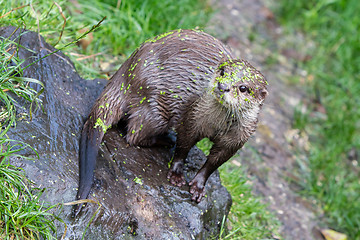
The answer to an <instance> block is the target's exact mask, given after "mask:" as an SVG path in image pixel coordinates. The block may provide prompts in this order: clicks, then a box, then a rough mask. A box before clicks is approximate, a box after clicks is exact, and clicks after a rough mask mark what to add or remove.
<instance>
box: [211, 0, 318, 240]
mask: <svg viewBox="0 0 360 240" xmlns="http://www.w3.org/2000/svg"><path fill="white" fill-rule="evenodd" d="M213 6H215V9H217V10H218V12H216V13H215V16H214V17H213V19H212V21H211V23H210V24H209V25H208V27H207V28H206V31H207V32H210V33H212V34H213V35H215V36H216V37H218V38H220V39H222V40H223V41H224V42H226V43H227V44H228V45H229V46H230V47H231V48H232V49H233V50H234V51H235V53H236V56H237V57H240V58H244V59H247V60H248V61H249V62H250V63H251V64H252V65H253V66H255V67H256V68H258V69H259V70H260V71H261V72H262V73H263V74H264V75H265V76H266V78H267V80H268V82H269V84H270V86H269V93H270V94H269V97H268V98H267V100H266V103H265V105H264V107H263V112H262V114H261V117H260V124H259V127H258V130H257V133H256V134H255V136H254V137H253V138H252V139H251V140H250V141H249V143H247V144H246V146H245V148H244V149H243V150H241V151H240V152H239V156H238V157H236V158H238V161H241V162H242V163H243V164H246V166H247V167H248V169H249V175H250V176H252V177H253V178H254V181H253V188H254V191H255V193H256V194H259V195H262V196H263V199H264V202H266V203H268V204H269V209H270V210H272V211H273V212H274V213H275V214H276V215H277V217H278V218H279V220H280V221H281V223H282V227H281V229H280V230H281V234H282V236H283V237H284V239H306V240H308V239H321V238H319V236H315V235H316V232H317V230H316V229H317V227H316V226H317V225H318V222H317V218H316V214H317V213H318V211H319V210H318V209H316V206H315V204H314V203H313V202H311V201H310V200H308V199H304V198H302V197H301V196H299V195H298V194H297V193H296V191H297V190H299V185H297V184H294V182H295V183H296V182H299V180H300V179H299V177H298V174H294V172H297V170H298V168H299V167H298V164H297V160H298V159H299V158H301V159H303V160H304V159H305V160H306V157H305V155H304V154H302V155H301V154H299V152H298V151H299V149H300V152H303V153H304V152H306V150H307V147H308V141H307V138H306V136H301V135H300V134H299V132H298V131H297V130H296V129H293V128H292V118H293V113H294V109H295V108H296V107H298V106H299V103H301V102H302V101H303V99H305V93H304V91H303V89H302V88H301V85H300V84H294V83H291V79H293V78H294V76H298V77H300V80H303V81H306V78H307V77H308V76H307V73H306V72H305V71H303V70H302V69H300V68H298V67H297V65H296V62H297V61H299V60H300V61H307V60H308V59H309V58H310V56H311V54H310V53H311V49H313V47H314V46H313V45H312V43H311V42H307V41H306V40H305V39H304V37H303V36H302V35H301V34H299V33H293V34H292V35H289V34H285V33H284V31H283V29H282V28H281V26H280V25H279V24H278V23H277V19H276V15H275V14H274V13H273V12H272V11H271V10H270V8H269V7H271V8H273V7H274V6H275V1H265V0H255V1H253V0H242V1H238V0H220V1H216V2H214V3H213ZM295 149H296V150H298V151H297V153H296V154H295ZM289 180H291V181H289ZM290 182H292V183H290ZM314 233H315V235H314Z"/></svg>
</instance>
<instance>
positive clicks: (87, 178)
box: [77, 30, 268, 211]
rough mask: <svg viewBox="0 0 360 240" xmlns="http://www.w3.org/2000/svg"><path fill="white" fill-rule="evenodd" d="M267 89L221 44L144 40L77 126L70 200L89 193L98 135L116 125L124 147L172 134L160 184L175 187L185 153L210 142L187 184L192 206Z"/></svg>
mask: <svg viewBox="0 0 360 240" xmlns="http://www.w3.org/2000/svg"><path fill="white" fill-rule="evenodd" d="M267 84H268V83H267V81H266V79H265V77H264V76H263V75H262V74H261V73H260V72H259V71H257V70H256V69H255V68H254V67H253V66H251V65H250V63H249V62H247V61H246V60H241V59H235V58H234V56H233V54H232V53H231V51H230V50H229V48H228V47H226V46H225V45H224V44H223V43H222V42H221V41H219V40H217V39H216V38H215V37H213V36H211V35H209V34H207V33H204V32H202V31H197V30H174V31H170V32H167V33H164V34H161V35H158V36H156V37H154V38H153V39H150V40H147V41H145V42H144V43H143V44H142V45H141V46H140V47H139V48H138V49H137V50H135V51H134V52H133V53H132V54H131V56H130V57H129V58H128V59H127V60H126V61H125V62H124V64H123V65H122V66H121V67H120V69H119V70H118V71H117V72H116V73H115V74H114V75H113V76H112V78H111V79H110V80H109V82H108V84H107V85H106V87H105V89H104V90H103V92H102V94H101V96H100V97H99V98H98V99H97V101H96V103H95V105H94V106H93V108H92V110H91V113H90V115H89V117H88V119H87V121H86V122H85V124H84V127H83V130H82V133H81V140H80V152H79V169H80V170H79V175H80V176H79V178H80V179H79V188H78V194H77V199H85V198H87V196H88V194H89V193H90V190H91V187H92V184H93V177H94V170H95V162H96V157H97V154H98V149H99V144H100V143H101V141H102V139H103V136H104V134H105V133H106V130H107V129H109V128H110V127H111V126H114V125H115V124H117V123H118V122H120V121H124V122H126V131H127V133H126V135H125V138H126V141H127V143H128V144H129V145H130V146H140V147H151V146H155V145H166V144H167V134H168V132H169V131H171V130H174V131H175V133H176V141H175V150H174V155H173V157H172V160H171V167H170V170H169V173H168V175H167V177H168V179H169V181H170V182H171V184H174V185H176V186H179V187H180V186H183V185H185V184H186V182H185V178H184V176H183V166H184V161H185V159H186V157H187V155H188V152H189V150H190V149H191V148H192V147H193V146H194V145H195V144H196V143H197V142H198V141H199V140H201V139H203V138H209V139H210V140H211V141H212V142H213V146H212V148H211V150H210V154H209V155H208V157H207V161H206V163H205V164H204V165H203V166H202V167H201V169H200V170H199V171H198V172H197V174H196V175H195V177H194V178H193V179H192V181H190V183H189V185H190V193H191V195H192V197H191V199H192V200H193V201H196V202H200V201H201V199H202V198H203V197H204V195H205V190H204V188H205V184H206V181H207V179H208V178H209V176H210V175H211V173H213V172H214V171H215V170H216V169H217V168H218V167H219V166H220V165H222V164H223V163H224V162H226V161H227V160H228V159H229V158H230V157H232V156H233V155H234V154H235V153H236V151H237V150H238V149H240V148H241V147H242V146H243V145H244V143H245V142H246V141H247V140H248V139H249V137H250V136H251V135H252V134H253V133H254V132H255V129H256V125H257V122H258V114H259V111H260V109H261V106H262V104H263V101H264V99H265V97H266V96H267V95H268V91H267V88H266V87H267ZM78 206H79V205H78ZM78 208H79V207H78ZM78 211H79V210H78Z"/></svg>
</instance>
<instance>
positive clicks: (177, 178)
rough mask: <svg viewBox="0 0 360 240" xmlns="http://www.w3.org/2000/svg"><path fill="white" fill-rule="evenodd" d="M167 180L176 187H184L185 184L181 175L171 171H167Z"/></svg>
mask: <svg viewBox="0 0 360 240" xmlns="http://www.w3.org/2000/svg"><path fill="white" fill-rule="evenodd" d="M167 178H168V179H169V181H170V183H171V184H173V185H176V186H178V187H181V186H184V185H185V184H186V181H185V178H184V175H183V173H176V172H174V171H172V170H170V171H169V173H168V175H167Z"/></svg>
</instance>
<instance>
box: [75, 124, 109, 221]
mask: <svg viewBox="0 0 360 240" xmlns="http://www.w3.org/2000/svg"><path fill="white" fill-rule="evenodd" d="M104 133H105V131H103V129H102V128H101V127H96V125H95V126H94V124H93V121H91V119H88V120H87V121H86V123H85V125H84V128H83V130H82V133H81V140H80V151H79V188H78V193H77V195H76V199H77V200H80V199H86V198H87V197H88V195H89V193H90V190H91V187H92V184H93V181H94V171H95V166H96V157H97V154H98V150H99V145H100V143H101V141H102V138H103V136H104ZM81 207H82V204H79V205H76V206H75V209H74V212H73V216H74V217H75V216H77V215H78V214H79V213H80V210H81Z"/></svg>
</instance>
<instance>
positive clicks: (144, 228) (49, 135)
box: [0, 27, 231, 239]
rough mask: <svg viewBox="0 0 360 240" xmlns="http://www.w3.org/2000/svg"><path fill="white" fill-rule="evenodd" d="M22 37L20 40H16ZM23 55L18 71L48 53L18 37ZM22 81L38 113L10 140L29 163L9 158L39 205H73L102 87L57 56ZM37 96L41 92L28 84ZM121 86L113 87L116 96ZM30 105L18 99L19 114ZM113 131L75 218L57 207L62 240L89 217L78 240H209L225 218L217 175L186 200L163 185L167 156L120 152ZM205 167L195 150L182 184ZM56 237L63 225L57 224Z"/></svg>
mask: <svg viewBox="0 0 360 240" xmlns="http://www.w3.org/2000/svg"><path fill="white" fill-rule="evenodd" d="M14 30H15V28H14V27H6V28H0V36H3V37H5V38H7V37H9V36H10V35H11V34H12V33H13V32H14ZM20 32H21V37H20V40H19V39H18V37H19V33H20ZM11 38H12V39H15V38H17V41H18V40H19V41H20V44H21V45H22V46H24V48H20V49H19V57H20V58H23V59H26V61H25V63H24V66H26V65H28V64H29V63H31V62H33V61H35V60H37V59H39V58H41V57H42V56H45V55H47V54H48V53H51V52H53V51H55V49H54V48H53V47H51V46H50V45H48V44H47V43H46V42H45V41H44V39H43V38H40V41H41V42H39V37H38V35H37V34H36V33H34V32H26V33H25V32H24V31H23V30H22V31H19V30H18V31H17V32H16V33H15V34H13V35H12V36H11ZM24 77H29V78H35V79H38V80H40V81H41V82H43V84H44V88H45V91H44V93H43V94H42V96H41V99H42V102H43V108H44V111H42V109H33V119H32V120H31V121H30V119H27V120H23V121H19V122H18V123H17V126H16V128H15V129H11V130H10V131H9V134H8V135H9V137H10V138H11V139H16V140H20V141H23V142H25V143H27V144H29V145H30V146H32V147H33V148H34V149H36V150H37V152H38V154H39V159H37V158H36V155H35V154H34V152H33V151H32V150H31V149H30V148H28V149H26V150H24V151H22V154H23V155H25V156H28V157H34V158H35V160H33V161H30V160H20V161H19V160H18V159H12V163H13V164H14V165H17V166H20V167H22V168H23V169H24V170H25V172H26V175H27V176H28V177H29V179H31V180H32V181H33V182H34V186H35V187H41V188H46V191H45V193H44V194H43V198H44V200H45V201H46V202H48V203H51V204H55V203H66V202H71V201H74V200H75V195H76V192H77V187H78V150H79V146H78V145H79V137H80V132H81V129H82V125H83V123H84V121H85V118H86V117H87V115H88V114H89V112H90V109H91V107H92V105H93V104H94V102H95V100H96V98H97V97H98V96H99V95H100V93H101V91H102V89H103V87H104V86H105V84H106V81H105V80H102V79H95V80H84V79H82V78H80V77H79V75H78V74H77V73H76V70H75V68H74V66H73V64H72V63H71V62H70V60H69V59H68V58H67V57H66V56H64V55H63V54H62V53H61V52H56V53H54V54H52V55H50V56H48V57H46V58H44V59H42V60H41V61H39V62H37V63H35V64H33V65H32V66H30V67H29V68H27V69H26V70H25V71H24ZM32 87H33V88H34V89H36V90H40V86H37V85H32ZM120 87H121V86H119V89H120ZM28 108H29V104H28V103H25V102H24V101H22V100H21V99H18V109H19V110H18V113H21V112H27V110H28ZM120 134H121V132H120V130H119V129H116V128H112V129H108V130H107V132H106V134H105V137H104V141H103V143H102V145H101V147H100V151H99V155H98V159H97V166H96V172H95V184H94V186H93V188H92V189H93V190H92V192H91V194H90V199H92V200H95V201H99V203H100V204H101V205H102V207H101V208H100V210H99V212H98V213H96V210H97V208H98V205H97V204H92V203H89V204H88V205H87V206H86V207H85V208H84V209H83V211H82V213H81V214H80V216H79V217H78V218H77V219H73V218H71V213H72V206H64V207H63V208H62V210H61V213H60V217H61V218H62V219H63V220H64V222H65V223H66V225H67V231H66V239H80V238H81V236H82V234H83V232H84V231H85V228H86V226H87V224H88V222H89V221H90V219H91V217H92V216H93V215H94V214H95V218H94V219H93V221H92V223H91V224H90V226H89V228H88V229H87V231H86V234H85V239H209V238H212V237H216V236H217V235H218V233H219V231H220V227H221V222H222V220H223V217H224V216H226V215H227V214H228V212H229V209H230V206H231V197H230V195H229V193H228V192H227V190H226V189H225V187H223V186H222V185H221V183H220V179H219V174H218V172H217V171H216V172H215V173H214V174H213V175H212V176H211V177H210V178H209V180H208V182H207V185H206V192H207V196H206V197H205V198H204V199H203V200H202V202H201V203H200V204H196V203H194V202H192V201H191V200H190V194H189V192H188V190H189V186H188V185H187V186H183V187H181V188H178V187H175V186H172V185H171V184H170V183H169V182H168V180H167V178H166V175H167V171H168V161H169V159H170V157H171V149H166V148H136V147H129V146H127V144H126V142H125V140H124V138H123V137H122V136H121V135H120ZM205 160H206V158H205V156H204V154H203V153H202V152H201V151H200V150H199V149H197V148H196V147H194V148H193V149H192V150H191V152H190V153H189V156H188V158H187V164H186V169H185V179H186V181H187V182H189V181H190V180H191V179H192V177H193V176H194V175H195V173H196V171H198V170H199V168H200V166H201V165H202V164H203V162H204V161H205ZM57 226H58V229H59V236H58V237H60V236H61V235H62V234H63V233H64V231H65V230H64V229H65V228H64V225H63V224H62V223H60V222H58V223H57Z"/></svg>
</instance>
